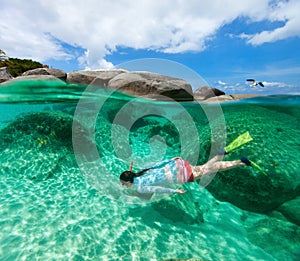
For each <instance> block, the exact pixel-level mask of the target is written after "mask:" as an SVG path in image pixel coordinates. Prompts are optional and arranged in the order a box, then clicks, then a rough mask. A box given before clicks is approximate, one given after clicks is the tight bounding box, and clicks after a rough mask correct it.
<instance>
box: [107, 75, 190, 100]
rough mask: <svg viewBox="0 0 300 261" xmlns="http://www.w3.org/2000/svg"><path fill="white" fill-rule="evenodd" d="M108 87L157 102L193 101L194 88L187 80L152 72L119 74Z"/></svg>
mask: <svg viewBox="0 0 300 261" xmlns="http://www.w3.org/2000/svg"><path fill="white" fill-rule="evenodd" d="M108 87H109V88H113V89H116V90H120V91H122V92H126V93H128V94H130V95H134V96H143V97H145V98H152V99H157V100H168V99H174V100H176V101H192V100H193V93H192V87H191V85H190V84H189V83H188V82H186V81H185V80H183V79H179V78H173V77H169V76H165V75H161V74H155V73H150V72H128V73H122V74H119V75H117V76H116V77H114V78H113V79H111V80H110V81H109V83H108Z"/></svg>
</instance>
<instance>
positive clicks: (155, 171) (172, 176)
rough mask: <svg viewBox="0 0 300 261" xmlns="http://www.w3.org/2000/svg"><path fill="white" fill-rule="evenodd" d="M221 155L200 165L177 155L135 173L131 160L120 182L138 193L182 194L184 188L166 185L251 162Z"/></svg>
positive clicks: (180, 182) (188, 180)
mask: <svg viewBox="0 0 300 261" xmlns="http://www.w3.org/2000/svg"><path fill="white" fill-rule="evenodd" d="M223 157H224V155H223V154H222V153H221V154H218V155H216V156H214V157H213V158H212V159H210V160H209V161H208V162H207V163H205V164H204V165H201V166H191V165H190V164H189V162H188V161H186V160H183V159H181V158H179V157H177V158H173V159H171V160H165V161H162V162H159V163H157V164H155V165H154V166H152V167H150V168H147V169H143V170H141V171H139V172H137V173H134V172H132V162H131V165H130V170H129V171H124V172H123V173H122V174H121V175H120V182H121V185H123V186H126V187H131V186H133V185H134V186H135V187H136V190H137V192H139V193H178V194H184V193H185V192H186V191H185V190H182V189H172V188H168V187H167V186H168V185H171V184H183V183H186V182H193V181H195V180H199V179H201V178H202V177H205V176H208V175H210V174H213V173H216V172H218V171H225V170H228V169H232V168H236V167H240V166H250V165H251V162H250V161H249V160H248V159H247V158H245V157H243V158H242V159H241V160H234V161H222V159H223Z"/></svg>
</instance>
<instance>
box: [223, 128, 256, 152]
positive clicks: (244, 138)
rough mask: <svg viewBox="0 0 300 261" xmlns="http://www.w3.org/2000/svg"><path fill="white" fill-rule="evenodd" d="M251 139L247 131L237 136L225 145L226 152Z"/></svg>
mask: <svg viewBox="0 0 300 261" xmlns="http://www.w3.org/2000/svg"><path fill="white" fill-rule="evenodd" d="M251 140H253V139H252V137H251V136H250V133H249V131H246V132H245V133H243V134H241V135H240V136H238V137H237V138H236V139H235V140H233V141H232V142H231V143H230V144H228V145H227V146H226V147H225V151H226V153H229V152H232V151H234V150H235V149H237V148H239V147H241V146H242V145H244V144H246V143H248V142H249V141H251Z"/></svg>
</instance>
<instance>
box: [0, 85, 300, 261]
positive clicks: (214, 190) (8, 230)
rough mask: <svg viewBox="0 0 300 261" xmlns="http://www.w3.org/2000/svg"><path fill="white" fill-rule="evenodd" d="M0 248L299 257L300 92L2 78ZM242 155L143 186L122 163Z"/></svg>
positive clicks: (122, 256) (9, 256)
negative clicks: (146, 95)
mask: <svg viewBox="0 0 300 261" xmlns="http://www.w3.org/2000/svg"><path fill="white" fill-rule="evenodd" d="M0 108H1V114H0V188H1V189H0V260H5V261H9V260H74V261H75V260H76V261H79V260H189V259H190V260H203V261H206V260H300V227H299V226H300V171H299V169H300V161H299V158H300V96H297V95H276V96H261V97H256V98H251V99H245V100H240V101H234V102H226V103H222V104H200V103H198V102H197V101H194V102H181V103H180V102H176V101H171V100H170V101H154V100H149V99H143V98H142V97H132V96H129V95H126V94H124V93H119V92H116V91H113V90H110V89H105V88H100V87H95V86H93V87H89V86H88V87H87V86H81V85H74V84H70V85H68V86H67V87H64V88H62V87H61V86H60V85H59V84H57V83H55V82H43V83H41V82H34V81H29V82H28V81H27V82H13V83H12V84H10V85H7V86H5V87H1V88H0ZM245 132H249V134H250V135H251V137H252V141H251V142H248V143H247V144H244V145H243V146H241V147H239V148H237V149H235V150H234V151H232V152H231V153H230V154H229V155H226V156H225V157H224V159H223V160H224V161H227V160H237V159H240V158H241V157H243V156H246V157H247V158H248V159H249V160H251V161H253V162H254V163H255V164H257V166H259V169H260V170H259V169H257V168H254V167H249V166H241V167H238V168H235V169H231V170H227V171H224V172H219V173H216V174H214V175H211V176H209V177H206V178H205V179H203V180H200V182H196V181H195V182H190V183H185V184H183V185H178V184H177V185H176V188H182V189H185V190H187V193H185V194H154V195H152V196H151V195H150V196H144V197H142V196H140V195H137V194H136V193H134V191H132V190H131V188H129V189H128V188H126V187H123V186H121V185H120V181H119V175H120V174H121V173H122V172H123V171H125V170H128V169H129V165H130V162H132V161H133V169H134V170H135V171H139V170H141V169H143V168H145V167H146V166H151V165H152V164H155V163H156V162H159V161H162V160H165V159H169V158H173V157H182V158H183V159H185V160H188V161H189V162H190V164H191V165H201V164H204V163H205V162H207V161H208V160H209V159H210V158H212V157H213V156H214V155H216V153H217V151H218V149H220V148H224V147H225V146H226V145H228V144H230V142H232V141H233V140H234V139H236V138H237V137H238V136H239V135H241V134H243V133H245Z"/></svg>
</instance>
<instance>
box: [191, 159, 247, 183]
mask: <svg viewBox="0 0 300 261" xmlns="http://www.w3.org/2000/svg"><path fill="white" fill-rule="evenodd" d="M222 157H223V155H221V156H220V155H217V156H215V157H213V158H212V159H211V160H209V161H208V162H206V163H205V164H204V165H201V166H192V171H193V174H194V179H195V180H197V179H200V178H201V177H204V176H207V175H210V174H213V173H217V172H218V171H225V170H228V169H233V168H236V167H240V166H246V164H245V163H243V162H242V161H240V160H233V161H218V160H220V159H222Z"/></svg>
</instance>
